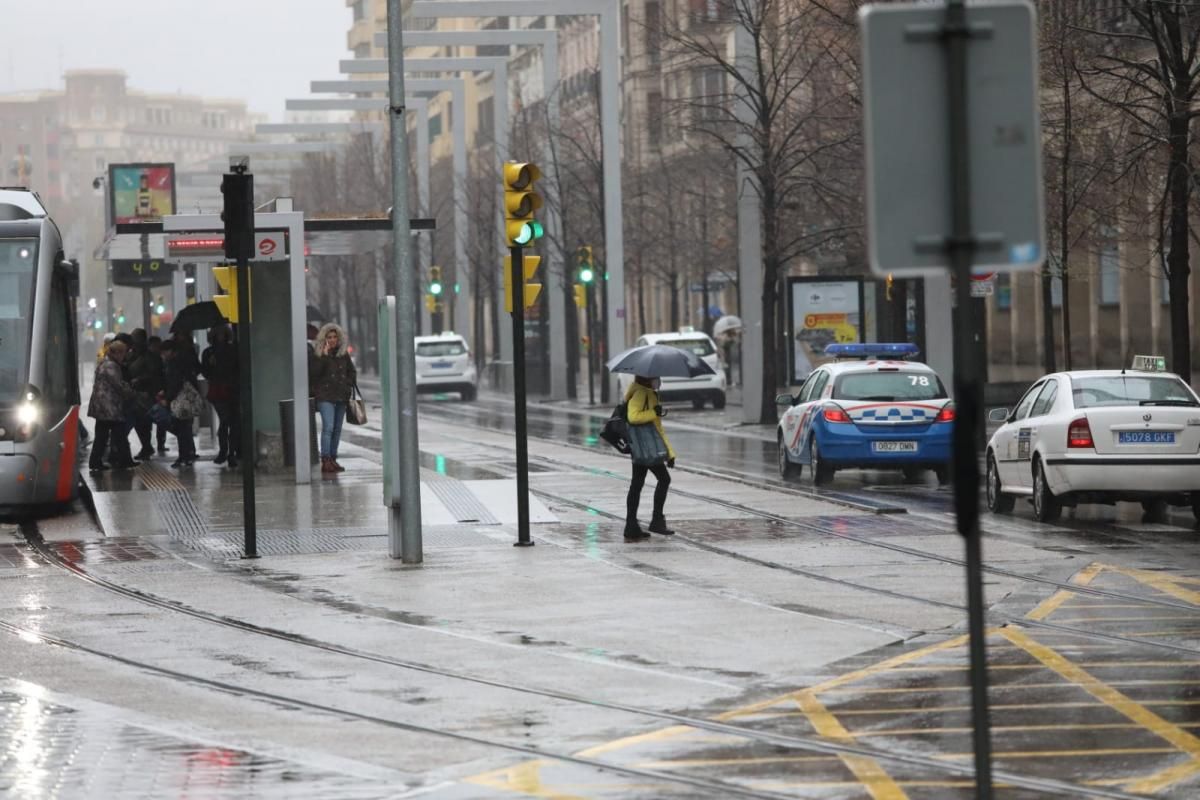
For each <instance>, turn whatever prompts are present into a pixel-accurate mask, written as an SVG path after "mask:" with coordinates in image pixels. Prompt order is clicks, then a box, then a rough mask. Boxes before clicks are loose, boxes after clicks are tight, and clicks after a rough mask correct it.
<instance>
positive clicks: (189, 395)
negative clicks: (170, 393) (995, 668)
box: [171, 381, 204, 419]
mask: <svg viewBox="0 0 1200 800" xmlns="http://www.w3.org/2000/svg"><path fill="white" fill-rule="evenodd" d="M203 414H204V398H203V397H201V396H200V390H199V389H197V388H196V387H195V386H194V385H193V384H192V382H191V381H184V382H183V388H182V389H180V390H179V394H177V395H175V399H174V400H172V401H171V416H173V417H175V418H176V419H195V418H196V417H199V416H202V415H203Z"/></svg>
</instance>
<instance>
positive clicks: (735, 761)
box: [637, 756, 838, 769]
mask: <svg viewBox="0 0 1200 800" xmlns="http://www.w3.org/2000/svg"><path fill="white" fill-rule="evenodd" d="M837 760H838V756H762V757H759V758H668V759H663V760H661V761H643V762H641V763H639V764H638V765H637V766H638V768H639V769H679V768H687V767H729V766H741V765H743V764H799V763H804V762H808V761H837Z"/></svg>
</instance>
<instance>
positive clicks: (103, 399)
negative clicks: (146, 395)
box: [88, 355, 133, 422]
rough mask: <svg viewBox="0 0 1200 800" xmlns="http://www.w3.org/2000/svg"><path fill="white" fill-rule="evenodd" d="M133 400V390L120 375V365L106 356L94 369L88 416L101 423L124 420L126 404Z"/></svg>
mask: <svg viewBox="0 0 1200 800" xmlns="http://www.w3.org/2000/svg"><path fill="white" fill-rule="evenodd" d="M132 398H133V389H132V388H131V387H130V386H129V384H128V383H126V382H125V378H124V376H122V375H121V365H120V364H118V363H117V362H116V361H114V360H113V359H112V356H110V355H106V356H105V357H104V360H103V361H101V362H100V364H99V366H97V367H96V377H95V380H94V382H93V383H92V397H91V400H90V401H89V402H88V416H89V417H91V418H92V419H96V420H99V421H101V422H119V421H121V420H123V419H125V406H126V403H127V402H128V401H129V400H131V399H132Z"/></svg>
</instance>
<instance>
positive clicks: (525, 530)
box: [509, 245, 533, 547]
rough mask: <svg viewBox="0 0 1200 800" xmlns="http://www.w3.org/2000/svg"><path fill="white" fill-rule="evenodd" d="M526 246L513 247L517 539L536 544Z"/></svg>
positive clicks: (521, 544) (527, 544) (520, 543)
mask: <svg viewBox="0 0 1200 800" xmlns="http://www.w3.org/2000/svg"><path fill="white" fill-rule="evenodd" d="M524 250H525V248H523V247H521V246H520V245H514V246H513V247H510V248H509V253H510V255H511V256H512V258H511V259H510V265H509V272H510V273H511V274H510V278H511V280H512V292H511V296H512V338H513V400H514V406H515V410H516V416H517V541H516V542H514V543H513V546H514V547H533V540H532V539H531V538H530V537H529V442H528V434H527V431H526V426H525V253H524Z"/></svg>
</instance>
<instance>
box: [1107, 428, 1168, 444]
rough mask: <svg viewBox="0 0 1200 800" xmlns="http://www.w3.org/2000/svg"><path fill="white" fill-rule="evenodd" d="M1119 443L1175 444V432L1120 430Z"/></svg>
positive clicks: (1118, 433)
mask: <svg viewBox="0 0 1200 800" xmlns="http://www.w3.org/2000/svg"><path fill="white" fill-rule="evenodd" d="M1117 444H1175V432H1174V431H1118V432H1117Z"/></svg>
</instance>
